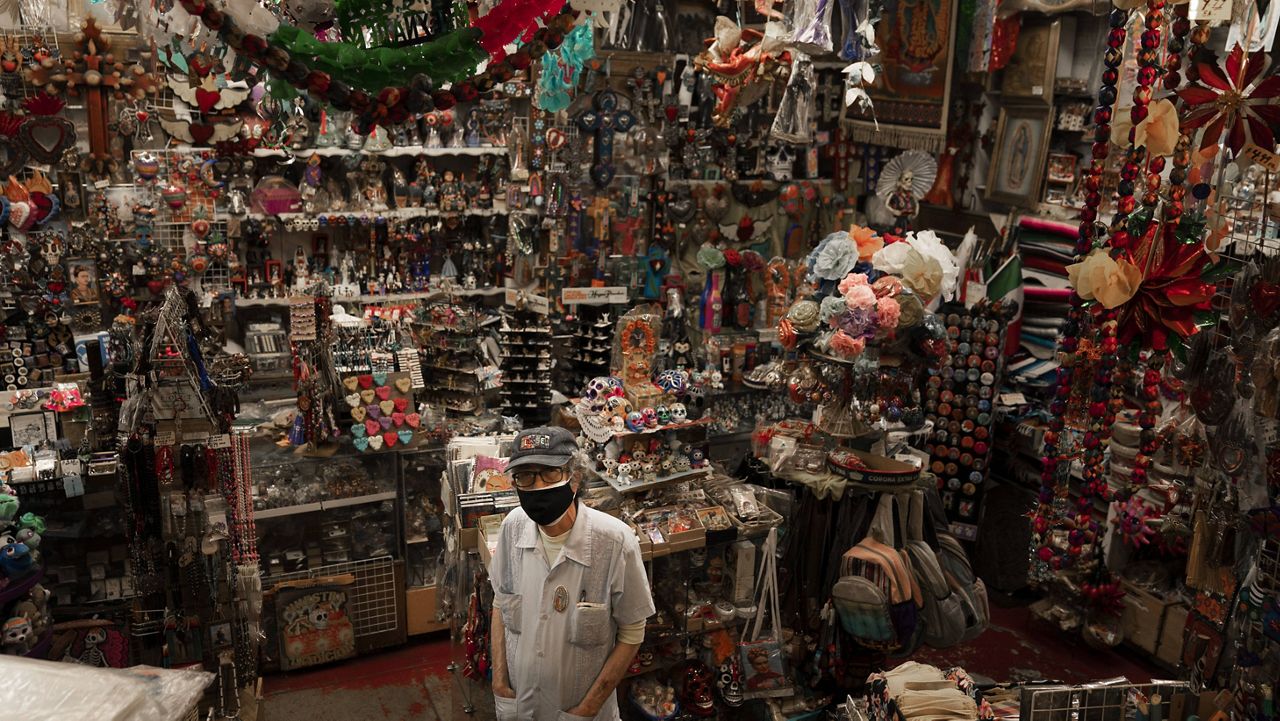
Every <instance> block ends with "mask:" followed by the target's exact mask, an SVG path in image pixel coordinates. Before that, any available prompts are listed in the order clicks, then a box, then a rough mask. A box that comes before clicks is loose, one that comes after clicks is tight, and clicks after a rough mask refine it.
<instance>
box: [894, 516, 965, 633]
mask: <svg viewBox="0 0 1280 721" xmlns="http://www.w3.org/2000/svg"><path fill="white" fill-rule="evenodd" d="M908 503H909V505H908V513H907V526H908V529H907V533H906V539H907V540H906V550H907V555H908V556H910V557H911V568H912V570H913V571H914V572H915V577H916V580H917V582H918V583H919V584H920V593H921V596H922V597H923V602H924V604H923V605H922V606H921V608H920V624H921V625H922V626H923V634H922V636H923V638H922V640H923V641H924V643H926V644H928V645H929V646H932V647H933V648H947V647H949V646H954V645H956V644H957V643H959V642H960V641H961V639H962V638H964V634H965V631H966V630H967V618H966V615H965V611H964V609H963V604H962V602H961V599H960V596H961V592H959V591H956V590H954V589H953V588H952V586H951V583H950V582H948V581H947V577H946V574H945V572H944V571H943V570H942V567H941V565H940V564H939V562H938V556H937V554H935V553H934V549H933V547H932V546H930V545H929V543H928V542H927V541H926V540H925V538H924V494H923V493H921V492H915V493H912V494H911V500H910V501H909V502H908Z"/></svg>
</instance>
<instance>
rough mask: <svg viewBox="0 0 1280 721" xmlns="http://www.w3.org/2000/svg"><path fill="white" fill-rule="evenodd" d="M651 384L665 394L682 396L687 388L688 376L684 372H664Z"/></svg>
mask: <svg viewBox="0 0 1280 721" xmlns="http://www.w3.org/2000/svg"><path fill="white" fill-rule="evenodd" d="M653 383H654V385H656V386H658V387H659V388H661V389H662V390H663V392H665V393H670V394H671V395H673V396H682V395H684V394H685V391H686V390H687V389H688V387H689V376H688V375H686V374H685V372H684V371H679V370H665V371H662V372H661V373H659V374H658V375H657V376H656V377H655V378H654V379H653Z"/></svg>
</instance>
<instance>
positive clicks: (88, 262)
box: [66, 258, 102, 305]
mask: <svg viewBox="0 0 1280 721" xmlns="http://www.w3.org/2000/svg"><path fill="white" fill-rule="evenodd" d="M66 266H67V296H68V297H69V298H70V299H71V303H72V305H98V304H99V303H100V302H101V301H102V299H101V296H100V294H99V285H98V262H97V261H96V260H94V259H92V258H70V259H68V260H67V261H66Z"/></svg>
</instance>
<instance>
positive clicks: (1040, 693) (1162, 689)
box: [1018, 680, 1191, 721]
mask: <svg viewBox="0 0 1280 721" xmlns="http://www.w3.org/2000/svg"><path fill="white" fill-rule="evenodd" d="M1190 694H1191V686H1190V684H1188V683H1187V682H1185V681H1153V682H1151V683H1145V684H1132V683H1125V682H1124V681H1123V680H1122V681H1120V682H1118V683H1106V682H1104V683H1094V684H1084V685H1081V686H1026V687H1023V689H1022V702H1021V704H1020V708H1019V715H1018V718H1019V721H1126V719H1131V718H1134V717H1135V716H1136V711H1137V708H1138V707H1137V699H1139V698H1145V699H1150V700H1154V699H1155V698H1156V697H1157V696H1159V699H1160V700H1159V706H1160V709H1161V712H1162V713H1161V714H1160V715H1159V716H1156V715H1155V714H1154V713H1149V714H1147V716H1146V717H1147V718H1174V716H1172V709H1173V708H1174V705H1175V704H1178V705H1181V704H1182V703H1183V700H1184V699H1185V698H1186V697H1188V696H1190ZM1180 697H1181V698H1180ZM1153 705H1154V704H1153Z"/></svg>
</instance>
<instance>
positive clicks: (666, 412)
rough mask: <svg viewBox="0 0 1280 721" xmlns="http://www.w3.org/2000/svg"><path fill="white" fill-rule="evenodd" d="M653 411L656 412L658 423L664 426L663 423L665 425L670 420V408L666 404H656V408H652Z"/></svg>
mask: <svg viewBox="0 0 1280 721" xmlns="http://www.w3.org/2000/svg"><path fill="white" fill-rule="evenodd" d="M653 411H654V413H656V414H657V416H658V423H659V425H664V426H665V425H667V424H668V423H670V422H671V409H670V408H667V407H666V406H658V407H657V408H654V409H653Z"/></svg>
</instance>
